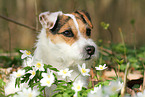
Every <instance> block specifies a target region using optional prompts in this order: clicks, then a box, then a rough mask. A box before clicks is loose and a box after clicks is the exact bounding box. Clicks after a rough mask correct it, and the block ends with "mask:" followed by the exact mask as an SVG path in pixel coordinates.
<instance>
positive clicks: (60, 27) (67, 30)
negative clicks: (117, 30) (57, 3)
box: [7, 11, 98, 94]
mask: <svg viewBox="0 0 145 97" xmlns="http://www.w3.org/2000/svg"><path fill="white" fill-rule="evenodd" d="M39 20H40V23H41V24H42V30H41V32H40V34H39V35H38V40H37V43H36V50H35V52H34V58H36V59H41V60H42V61H43V62H44V63H45V64H50V65H52V66H53V67H55V68H57V69H58V70H61V69H66V68H70V69H71V70H73V72H72V76H71V78H70V80H74V79H75V78H76V77H77V76H78V75H79V74H80V72H79V70H78V64H79V65H82V64H83V63H86V64H88V65H87V68H90V67H91V63H90V62H91V61H92V59H95V58H96V57H97V52H98V50H97V46H96V44H95V43H94V41H93V40H92V39H91V38H90V37H91V29H92V27H93V26H92V23H91V19H90V16H89V14H88V13H87V12H86V11H76V12H74V13H71V14H64V13H62V12H61V11H58V12H53V13H50V12H44V13H41V14H40V15H39ZM77 80H81V82H83V83H84V85H85V86H87V83H88V80H87V77H84V76H79V77H78V78H77ZM13 84H14V83H13ZM7 94H8V93H7Z"/></svg>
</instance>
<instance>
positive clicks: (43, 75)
mask: <svg viewBox="0 0 145 97" xmlns="http://www.w3.org/2000/svg"><path fill="white" fill-rule="evenodd" d="M42 77H43V78H49V79H51V80H54V79H55V78H54V75H53V72H52V71H50V70H49V69H47V73H42Z"/></svg>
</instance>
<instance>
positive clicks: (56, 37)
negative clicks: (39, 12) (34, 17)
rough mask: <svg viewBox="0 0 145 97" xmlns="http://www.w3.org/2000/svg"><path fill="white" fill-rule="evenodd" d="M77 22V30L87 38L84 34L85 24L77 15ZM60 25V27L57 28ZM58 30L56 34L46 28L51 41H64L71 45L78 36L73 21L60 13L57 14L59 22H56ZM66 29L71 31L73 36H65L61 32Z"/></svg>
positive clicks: (55, 42)
mask: <svg viewBox="0 0 145 97" xmlns="http://www.w3.org/2000/svg"><path fill="white" fill-rule="evenodd" d="M76 20H77V23H78V25H79V30H80V32H81V34H82V35H83V37H84V38H89V37H88V36H87V35H86V27H87V25H86V24H85V23H84V22H82V20H81V19H80V18H79V16H77V17H76ZM59 27H60V28H59ZM58 28H59V29H57V28H56V29H57V30H58V32H57V33H56V34H53V33H51V31H50V30H49V29H47V36H48V37H49V38H50V39H51V41H52V42H53V43H54V44H57V43H66V44H68V45H72V44H73V43H74V42H76V41H77V40H78V39H79V37H78V31H77V29H76V26H75V24H74V21H73V20H72V19H71V18H70V19H68V16H65V15H62V16H59V22H58ZM66 30H71V31H72V33H73V34H74V36H73V37H66V36H64V35H63V34H62V33H63V32H64V31H66Z"/></svg>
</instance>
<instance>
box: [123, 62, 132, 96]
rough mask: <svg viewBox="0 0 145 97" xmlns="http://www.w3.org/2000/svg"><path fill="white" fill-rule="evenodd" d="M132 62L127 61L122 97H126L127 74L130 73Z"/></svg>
mask: <svg viewBox="0 0 145 97" xmlns="http://www.w3.org/2000/svg"><path fill="white" fill-rule="evenodd" d="M129 65H130V63H127V66H126V69H125V76H124V81H123V87H122V89H121V97H124V95H125V91H126V81H127V75H128V69H129Z"/></svg>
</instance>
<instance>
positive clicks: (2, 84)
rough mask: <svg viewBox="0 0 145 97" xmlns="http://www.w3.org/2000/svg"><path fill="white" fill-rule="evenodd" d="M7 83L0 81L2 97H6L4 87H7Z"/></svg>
mask: <svg viewBox="0 0 145 97" xmlns="http://www.w3.org/2000/svg"><path fill="white" fill-rule="evenodd" d="M5 84H6V83H5V82H4V81H3V80H2V79H0V97H5V92H4V86H5Z"/></svg>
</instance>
